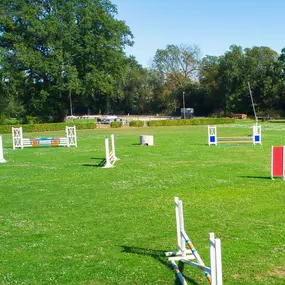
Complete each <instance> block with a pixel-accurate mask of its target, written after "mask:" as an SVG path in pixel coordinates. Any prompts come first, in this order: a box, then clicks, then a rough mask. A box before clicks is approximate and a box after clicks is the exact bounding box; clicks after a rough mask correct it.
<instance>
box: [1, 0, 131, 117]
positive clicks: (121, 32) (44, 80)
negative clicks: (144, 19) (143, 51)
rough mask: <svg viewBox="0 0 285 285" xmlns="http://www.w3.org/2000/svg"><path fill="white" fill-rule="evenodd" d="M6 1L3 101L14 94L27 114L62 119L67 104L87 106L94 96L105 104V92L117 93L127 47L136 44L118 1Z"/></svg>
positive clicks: (69, 106)
mask: <svg viewBox="0 0 285 285" xmlns="http://www.w3.org/2000/svg"><path fill="white" fill-rule="evenodd" d="M2 2H3V3H1V9H0V30H1V33H0V60H1V61H0V65H1V74H0V75H2V74H3V75H2V76H1V79H2V77H4V78H5V81H4V80H0V91H1V90H4V93H5V95H6V97H5V98H7V100H6V101H7V102H6V101H5V106H7V104H8V102H9V97H10V96H11V97H13V96H15V97H16V98H17V99H19V101H21V102H22V103H23V106H24V107H25V111H26V112H27V113H26V114H27V115H29V116H37V117H40V116H41V117H43V118H47V117H48V116H51V117H52V119H53V121H63V119H64V117H65V116H66V115H67V114H68V112H69V110H70V111H71V112H72V109H76V107H77V106H78V108H82V106H85V109H86V111H87V108H86V106H88V105H89V106H93V105H94V101H96V100H98V101H100V104H101V99H102V98H103V97H108V98H110V97H112V96H113V94H114V91H115V90H116V87H117V82H120V80H121V78H122V77H123V74H124V72H125V71H124V66H125V65H126V62H127V58H126V56H125V54H124V51H123V50H124V48H125V47H126V46H130V45H132V40H131V39H132V34H131V32H130V29H129V27H128V26H126V24H125V22H124V21H120V20H118V19H117V18H116V14H117V10H116V6H115V5H113V4H112V3H111V2H110V1H108V0H83V1H81V2H80V3H78V1H76V0H71V1H67V2H66V1H57V0H51V1H45V2H44V3H43V2H42V1H39V0H36V1H33V2H31V3H30V2H29V1H28V2H27V1H18V0H11V1H2ZM3 82H4V83H3ZM6 82H9V86H8V87H7V86H6V84H5V83H6ZM13 91H14V92H13ZM0 94H1V92H0ZM11 94H13V95H11ZM98 101H97V103H99V102H98ZM106 101H107V100H104V101H103V104H106ZM0 102H1V104H0V113H1V105H2V103H3V102H4V100H2V99H1V101H0ZM91 102H92V104H90V103H91ZM5 106H4V107H5ZM86 113H87V112H86Z"/></svg>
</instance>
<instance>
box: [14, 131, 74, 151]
mask: <svg viewBox="0 0 285 285" xmlns="http://www.w3.org/2000/svg"><path fill="white" fill-rule="evenodd" d="M12 140H13V149H16V148H21V149H23V148H24V147H35V146H37V147H38V146H66V147H71V146H75V147H77V135H76V127H75V126H73V127H68V126H67V127H66V128H65V137H59V138H23V129H22V127H19V128H12ZM41 143H42V144H41Z"/></svg>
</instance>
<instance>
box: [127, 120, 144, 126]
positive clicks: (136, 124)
mask: <svg viewBox="0 0 285 285" xmlns="http://www.w3.org/2000/svg"><path fill="white" fill-rule="evenodd" d="M129 126H130V127H143V126H144V122H143V121H140V120H133V121H130V123H129Z"/></svg>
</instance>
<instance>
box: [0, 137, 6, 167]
mask: <svg viewBox="0 0 285 285" xmlns="http://www.w3.org/2000/svg"><path fill="white" fill-rule="evenodd" d="M5 162H6V160H5V159H4V154H3V143H2V136H0V163H5Z"/></svg>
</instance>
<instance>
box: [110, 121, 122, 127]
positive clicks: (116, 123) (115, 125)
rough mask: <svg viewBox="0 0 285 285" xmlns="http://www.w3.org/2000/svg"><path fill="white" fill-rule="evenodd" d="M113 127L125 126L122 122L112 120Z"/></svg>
mask: <svg viewBox="0 0 285 285" xmlns="http://www.w3.org/2000/svg"><path fill="white" fill-rule="evenodd" d="M110 126H111V128H121V127H122V126H123V123H122V122H112V123H111V125H110Z"/></svg>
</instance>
